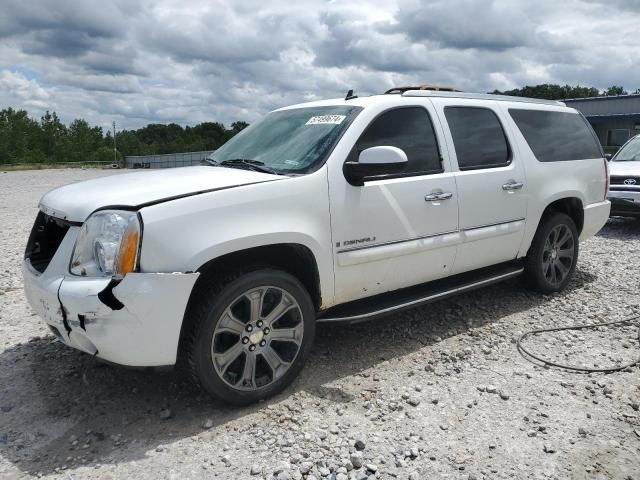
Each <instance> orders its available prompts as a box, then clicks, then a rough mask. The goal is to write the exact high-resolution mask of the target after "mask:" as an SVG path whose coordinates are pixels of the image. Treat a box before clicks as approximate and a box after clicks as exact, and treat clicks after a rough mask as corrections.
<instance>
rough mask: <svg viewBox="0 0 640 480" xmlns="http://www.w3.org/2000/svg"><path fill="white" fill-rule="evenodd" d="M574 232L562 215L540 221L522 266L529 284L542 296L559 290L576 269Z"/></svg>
mask: <svg viewBox="0 0 640 480" xmlns="http://www.w3.org/2000/svg"><path fill="white" fill-rule="evenodd" d="M577 260H578V231H577V229H576V225H575V223H574V221H573V220H572V219H571V217H570V216H569V215H566V214H564V213H559V212H558V213H552V214H550V215H547V216H545V217H543V219H542V221H541V222H540V225H539V226H538V231H537V232H536V234H535V236H534V238H533V242H532V243H531V248H530V249H529V254H528V255H527V258H526V263H525V274H526V276H527V279H528V280H529V283H530V285H531V286H532V287H534V288H535V289H537V290H539V291H541V292H543V293H551V292H559V291H560V290H563V289H564V288H565V287H566V286H567V284H568V283H569V281H570V280H571V278H572V277H573V274H574V272H575V269H576V263H577Z"/></svg>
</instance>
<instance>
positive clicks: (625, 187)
mask: <svg viewBox="0 0 640 480" xmlns="http://www.w3.org/2000/svg"><path fill="white" fill-rule="evenodd" d="M609 172H610V175H611V176H610V184H609V194H608V195H607V198H608V199H609V200H610V201H611V216H616V217H635V218H640V135H636V136H635V137H633V138H631V139H630V140H629V141H627V143H625V144H624V145H623V146H622V148H620V150H618V152H617V153H616V154H615V155H614V156H613V158H611V163H610V164H609Z"/></svg>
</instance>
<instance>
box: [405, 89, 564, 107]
mask: <svg viewBox="0 0 640 480" xmlns="http://www.w3.org/2000/svg"><path fill="white" fill-rule="evenodd" d="M402 96H403V97H444V98H469V99H476V100H496V101H500V102H521V103H538V104H541V105H555V106H560V107H565V106H566V105H565V103H564V102H560V101H558V100H544V99H542V98H528V97H512V96H509V95H494V94H493V93H466V92H446V91H433V90H407V91H405V92H403V93H402Z"/></svg>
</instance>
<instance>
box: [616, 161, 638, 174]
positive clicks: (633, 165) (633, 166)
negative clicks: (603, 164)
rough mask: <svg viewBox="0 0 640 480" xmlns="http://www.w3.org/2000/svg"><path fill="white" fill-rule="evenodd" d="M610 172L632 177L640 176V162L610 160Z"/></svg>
mask: <svg viewBox="0 0 640 480" xmlns="http://www.w3.org/2000/svg"><path fill="white" fill-rule="evenodd" d="M609 174H611V175H618V176H621V177H623V176H625V175H629V176H630V177H640V162H637V161H629V162H609Z"/></svg>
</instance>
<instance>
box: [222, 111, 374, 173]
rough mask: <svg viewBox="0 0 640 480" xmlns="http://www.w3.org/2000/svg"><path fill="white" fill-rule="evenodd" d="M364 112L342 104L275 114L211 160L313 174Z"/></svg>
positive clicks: (226, 146) (274, 170)
mask: <svg viewBox="0 0 640 480" xmlns="http://www.w3.org/2000/svg"><path fill="white" fill-rule="evenodd" d="M360 110H362V108H361V107H354V106H345V105H339V106H330V107H306V108H295V109H291V110H282V111H279V112H272V113H270V114H268V115H267V116H265V117H264V118H262V119H261V120H260V121H258V122H257V123H254V124H253V125H251V126H249V127H247V128H246V129H244V130H243V131H242V132H240V133H239V134H238V135H236V136H235V137H233V138H232V139H231V140H229V141H228V142H227V143H225V144H224V145H223V146H222V147H220V148H219V149H218V150H216V151H215V152H214V153H213V154H212V155H211V156H210V159H211V160H212V161H213V162H212V163H215V164H218V165H220V164H223V163H224V165H225V166H232V167H236V168H257V166H258V165H261V166H263V167H266V168H267V169H269V170H271V171H273V172H274V173H278V174H285V175H286V174H296V173H298V174H302V173H309V172H312V171H314V170H316V169H317V168H319V167H320V166H321V165H322V164H323V163H324V161H325V160H326V157H327V156H328V155H329V153H331V150H332V149H333V147H334V146H335V144H336V143H337V141H338V140H339V139H340V137H341V136H342V133H343V132H344V131H345V130H346V129H347V127H348V126H349V124H350V123H351V122H352V121H353V119H354V118H355V117H356V116H357V115H358V113H359V112H360Z"/></svg>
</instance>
